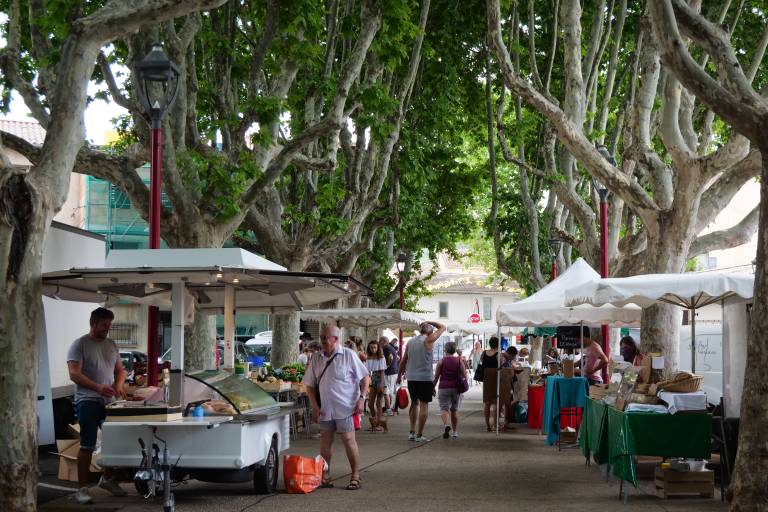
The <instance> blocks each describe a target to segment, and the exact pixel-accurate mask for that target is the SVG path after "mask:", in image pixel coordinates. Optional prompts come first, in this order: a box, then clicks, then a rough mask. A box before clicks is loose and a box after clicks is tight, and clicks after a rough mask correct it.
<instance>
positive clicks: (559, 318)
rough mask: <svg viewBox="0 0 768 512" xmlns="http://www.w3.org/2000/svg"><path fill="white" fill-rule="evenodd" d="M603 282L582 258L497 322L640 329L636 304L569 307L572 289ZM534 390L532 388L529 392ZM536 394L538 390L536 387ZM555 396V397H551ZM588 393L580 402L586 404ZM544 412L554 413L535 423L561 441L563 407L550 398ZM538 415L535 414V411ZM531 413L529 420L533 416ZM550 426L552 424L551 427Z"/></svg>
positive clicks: (502, 309)
mask: <svg viewBox="0 0 768 512" xmlns="http://www.w3.org/2000/svg"><path fill="white" fill-rule="evenodd" d="M599 280H600V275H599V274H598V273H597V272H595V270H594V269H592V267H590V266H589V264H587V262H586V261H584V260H583V259H582V258H579V259H577V260H576V261H574V262H573V264H572V265H571V266H570V267H569V268H568V269H567V270H566V271H565V272H563V273H562V274H560V276H558V278H557V279H555V280H554V281H552V282H550V283H549V284H547V285H546V286H545V287H544V288H542V289H541V290H539V291H538V292H536V293H534V294H533V295H531V296H530V297H528V298H526V299H524V300H521V301H519V302H515V303H513V304H504V305H501V306H499V308H498V309H497V310H496V323H497V324H498V325H499V326H524V327H557V326H568V325H586V326H598V325H602V324H608V325H611V326H614V327H622V326H637V325H639V324H640V317H641V313H642V310H641V309H640V308H639V307H637V306H634V305H629V306H625V307H615V306H611V305H607V306H603V307H599V308H595V307H592V306H568V305H566V300H565V293H566V290H569V289H571V288H578V287H582V286H586V285H588V284H589V283H594V282H597V281H599ZM531 389H532V387H529V393H530V392H531ZM533 389H534V393H536V391H535V387H533ZM551 396H552V397H554V395H551ZM585 399H586V392H584V394H583V395H582V397H581V398H580V399H579V400H578V402H579V403H581V404H582V405H583V403H584V400H585ZM544 402H545V403H544V404H543V406H542V408H541V410H542V411H551V413H550V416H549V418H548V419H543V421H542V420H539V421H537V419H536V418H534V419H533V420H532V422H533V424H534V425H536V424H541V425H542V428H543V429H544V428H550V429H551V430H545V432H548V439H549V437H550V434H551V436H552V439H554V442H557V441H558V440H559V429H560V427H559V425H560V420H559V408H556V407H554V405H553V404H552V403H551V402H550V403H547V400H546V396H545V398H544ZM533 412H534V413H535V411H533ZM530 415H531V411H530V410H529V418H530V417H531V416H530ZM547 425H551V427H548V426H547Z"/></svg>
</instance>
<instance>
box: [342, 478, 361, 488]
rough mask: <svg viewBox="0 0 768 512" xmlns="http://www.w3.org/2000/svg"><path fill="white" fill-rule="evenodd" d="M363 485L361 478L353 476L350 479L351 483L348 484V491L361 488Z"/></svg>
mask: <svg viewBox="0 0 768 512" xmlns="http://www.w3.org/2000/svg"><path fill="white" fill-rule="evenodd" d="M362 486H363V484H362V483H361V482H360V479H359V478H352V479H350V480H349V485H347V487H346V489H347V490H348V491H356V490H358V489H360V488H361V487H362Z"/></svg>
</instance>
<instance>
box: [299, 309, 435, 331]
mask: <svg viewBox="0 0 768 512" xmlns="http://www.w3.org/2000/svg"><path fill="white" fill-rule="evenodd" d="M301 319H302V320H312V321H315V322H320V323H323V324H334V325H338V326H339V327H360V328H364V329H368V328H371V329H384V328H392V329H394V328H398V327H407V328H416V327H418V326H419V324H420V323H422V322H425V321H426V320H425V319H424V318H422V317H420V316H419V315H417V314H416V313H411V312H410V311H402V310H400V309H373V308H354V309H314V310H304V311H302V312H301Z"/></svg>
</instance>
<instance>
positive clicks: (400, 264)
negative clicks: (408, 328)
mask: <svg viewBox="0 0 768 512" xmlns="http://www.w3.org/2000/svg"><path fill="white" fill-rule="evenodd" d="M405 261H406V257H405V254H403V253H399V254H398V255H397V260H396V262H395V264H396V265H397V282H398V284H397V286H398V288H400V311H402V310H403V309H405V298H404V297H403V289H404V288H405V281H404V280H403V271H404V270H405ZM398 338H399V341H398V343H397V356H398V358H399V359H402V358H403V328H402V327H401V328H400V334H399V335H398Z"/></svg>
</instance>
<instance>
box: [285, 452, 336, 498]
mask: <svg viewBox="0 0 768 512" xmlns="http://www.w3.org/2000/svg"><path fill="white" fill-rule="evenodd" d="M326 466H327V464H326V463H325V459H323V458H322V457H321V456H320V455H318V456H317V457H315V458H312V457H302V456H301V455H286V456H285V458H284V459H283V480H284V481H285V490H286V491H287V492H288V494H309V493H310V492H312V491H314V490H315V489H317V488H318V487H320V482H321V481H322V479H323V470H324V469H325V468H326Z"/></svg>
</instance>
